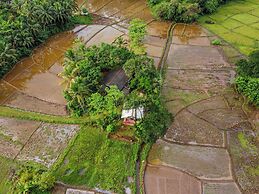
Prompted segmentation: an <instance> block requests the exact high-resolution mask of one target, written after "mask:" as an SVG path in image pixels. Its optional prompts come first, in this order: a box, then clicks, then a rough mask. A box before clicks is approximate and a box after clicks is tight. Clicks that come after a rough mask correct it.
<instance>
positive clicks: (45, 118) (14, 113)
mask: <svg viewBox="0 0 259 194" xmlns="http://www.w3.org/2000/svg"><path fill="white" fill-rule="evenodd" d="M0 116H2V117H10V118H17V119H23V120H32V121H42V122H46V123H59V124H83V123H87V122H92V120H95V119H96V118H97V117H98V116H95V117H94V116H92V117H87V116H85V117H80V118H78V117H66V116H54V115H47V114H41V113H36V112H27V111H24V110H20V109H15V108H10V107H5V106H0Z"/></svg>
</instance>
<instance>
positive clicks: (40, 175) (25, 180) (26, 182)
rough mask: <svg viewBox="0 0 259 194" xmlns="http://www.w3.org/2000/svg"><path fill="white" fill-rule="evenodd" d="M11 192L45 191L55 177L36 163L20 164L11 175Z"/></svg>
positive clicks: (52, 184) (52, 183)
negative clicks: (12, 175) (12, 186)
mask: <svg viewBox="0 0 259 194" xmlns="http://www.w3.org/2000/svg"><path fill="white" fill-rule="evenodd" d="M12 181H13V185H14V188H13V193H45V192H46V191H49V190H50V189H51V188H52V187H53V186H54V183H55V177H54V176H53V175H52V174H50V173H49V172H48V170H47V169H46V168H45V167H43V166H41V165H39V164H36V163H27V164H23V165H21V166H20V168H19V170H17V171H16V172H15V175H14V177H13V180H12Z"/></svg>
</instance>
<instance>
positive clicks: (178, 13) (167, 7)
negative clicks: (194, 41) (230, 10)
mask: <svg viewBox="0 0 259 194" xmlns="http://www.w3.org/2000/svg"><path fill="white" fill-rule="evenodd" d="M223 2H225V0H148V3H149V5H150V6H151V8H152V12H153V14H154V15H155V16H156V17H158V18H162V19H165V20H172V21H175V22H185V23H190V22H194V21H195V20H197V18H198V17H199V15H201V14H204V13H212V12H214V11H216V9H217V8H218V6H219V5H220V4H221V3H223Z"/></svg>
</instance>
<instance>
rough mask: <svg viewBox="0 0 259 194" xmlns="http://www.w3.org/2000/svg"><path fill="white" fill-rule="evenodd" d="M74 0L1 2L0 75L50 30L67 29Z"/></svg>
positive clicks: (43, 38)
mask: <svg viewBox="0 0 259 194" xmlns="http://www.w3.org/2000/svg"><path fill="white" fill-rule="evenodd" d="M76 9H77V5H76V2H75V0H13V1H9V0H1V1H0V53H1V54H0V77H2V76H3V75H4V74H5V73H6V72H7V71H8V70H9V69H10V68H11V67H12V65H13V64H14V63H15V62H16V61H18V60H19V59H20V58H21V57H23V56H25V55H28V54H30V52H31V49H32V48H33V47H34V46H36V45H38V44H39V43H41V42H43V41H44V40H45V39H46V38H48V37H49V36H50V35H52V34H53V33H56V32H58V31H60V30H61V29H64V28H66V25H67V24H68V23H69V21H70V19H71V17H72V13H73V12H74V11H75V10H76Z"/></svg>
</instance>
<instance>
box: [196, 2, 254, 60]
mask: <svg viewBox="0 0 259 194" xmlns="http://www.w3.org/2000/svg"><path fill="white" fill-rule="evenodd" d="M199 22H200V23H201V24H202V25H203V26H204V27H205V28H207V29H208V30H209V31H211V32H213V33H214V34H217V35H218V36H219V37H221V38H222V39H224V40H225V41H227V42H228V43H230V44H231V45H232V46H234V47H236V48H237V49H238V50H239V51H240V52H241V53H242V54H245V55H248V54H249V53H250V52H251V51H252V50H254V49H256V48H257V49H258V48H259V33H258V30H259V0H235V1H230V2H228V3H226V4H225V5H223V6H222V7H221V8H219V9H218V10H217V11H216V12H215V13H213V14H212V15H206V16H203V17H201V18H200V20H199Z"/></svg>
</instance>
